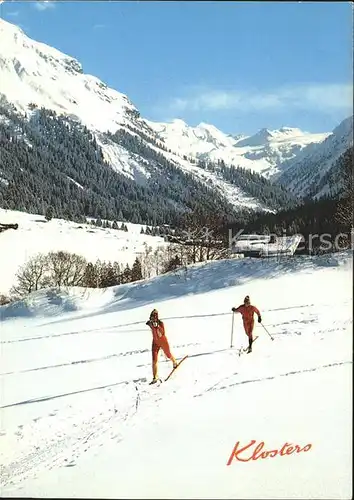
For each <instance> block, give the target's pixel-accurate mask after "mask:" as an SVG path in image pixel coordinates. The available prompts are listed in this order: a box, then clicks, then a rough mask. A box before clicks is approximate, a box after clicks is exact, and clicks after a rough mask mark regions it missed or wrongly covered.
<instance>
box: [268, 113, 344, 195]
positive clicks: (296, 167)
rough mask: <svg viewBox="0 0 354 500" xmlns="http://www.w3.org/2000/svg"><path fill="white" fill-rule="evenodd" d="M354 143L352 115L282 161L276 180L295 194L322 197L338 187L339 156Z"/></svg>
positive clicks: (333, 191)
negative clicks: (296, 153)
mask: <svg viewBox="0 0 354 500" xmlns="http://www.w3.org/2000/svg"><path fill="white" fill-rule="evenodd" d="M352 146H353V116H350V117H348V118H346V119H345V120H343V121H342V122H341V123H340V124H339V125H338V127H336V128H335V129H334V130H333V132H332V133H331V134H329V135H328V137H327V138H326V139H325V140H324V141H323V142H321V143H319V144H310V145H309V146H307V147H306V148H304V149H303V150H302V151H301V153H299V155H297V156H296V157H295V158H294V159H292V160H288V161H286V162H284V164H283V172H282V174H281V175H279V177H278V178H277V182H278V183H280V184H282V185H284V186H287V188H288V189H289V190H290V191H291V192H293V193H294V194H295V195H296V196H301V197H309V198H314V197H321V196H325V195H327V196H329V195H331V194H332V195H333V194H335V193H336V192H337V191H338V188H339V187H338V186H337V184H336V178H337V174H338V160H339V158H340V157H341V155H343V154H344V153H345V152H346V151H347V150H348V149H349V148H350V147H352Z"/></svg>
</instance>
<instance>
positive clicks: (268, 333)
mask: <svg viewBox="0 0 354 500" xmlns="http://www.w3.org/2000/svg"><path fill="white" fill-rule="evenodd" d="M261 325H262V326H263V328H264V329H265V331H266V332H267V333H268V335H269V337H270V338H271V339H272V340H274V337H272V336H271V334H270V333H269V332H268V330H267V329H266V327H265V326H264V325H263V323H261Z"/></svg>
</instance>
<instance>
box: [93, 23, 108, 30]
mask: <svg viewBox="0 0 354 500" xmlns="http://www.w3.org/2000/svg"><path fill="white" fill-rule="evenodd" d="M105 27H106V25H105V24H94V26H93V29H94V30H101V29H103V28H105Z"/></svg>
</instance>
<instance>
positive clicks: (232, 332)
mask: <svg viewBox="0 0 354 500" xmlns="http://www.w3.org/2000/svg"><path fill="white" fill-rule="evenodd" d="M234 319H235V313H234V312H233V313H232V326H231V343H230V347H233V345H232V340H233V338H234Z"/></svg>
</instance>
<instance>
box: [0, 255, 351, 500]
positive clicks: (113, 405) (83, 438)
mask: <svg viewBox="0 0 354 500" xmlns="http://www.w3.org/2000/svg"><path fill="white" fill-rule="evenodd" d="M351 284H352V255H351V253H350V252H349V253H342V254H336V255H334V256H324V257H319V258H313V259H310V258H308V257H297V258H290V259H284V260H283V261H282V262H277V261H275V260H274V261H261V260H256V259H243V260H240V261H237V260H231V261H220V262H212V263H208V264H202V265H196V266H194V267H191V268H190V269H189V270H188V272H187V274H186V273H181V274H180V275H178V274H170V275H164V276H160V277H157V278H154V279H151V280H149V281H146V282H138V283H133V284H128V285H122V286H119V287H113V288H110V289H107V290H105V291H104V290H92V291H85V290H81V289H79V288H73V289H71V290H69V291H63V292H61V293H59V292H54V291H50V290H49V291H41V292H37V293H35V294H33V296H32V297H31V298H30V299H27V300H26V301H24V302H21V303H17V304H13V305H9V306H3V307H1V308H0V311H1V328H0V333H1V397H0V403H1V431H0V443H1V447H0V464H1V483H2V488H1V493H2V496H10V497H14V496H16V497H25V496H26V497H52V498H53V497H61V498H78V497H80V498H85V497H86V498H259V499H263V498H306V499H307V498H333V499H335V498H336V499H337V498H345V499H347V498H348V499H349V498H351V491H352V479H351V477H352V425H351V424H352V347H353V342H352V291H351V288H352V287H351ZM246 294H249V295H250V296H251V300H252V303H254V304H255V305H256V306H258V308H259V309H260V311H261V313H262V317H263V324H264V325H265V326H266V328H267V329H268V331H269V332H270V333H271V334H272V335H273V337H274V341H272V340H271V339H270V337H269V336H268V334H267V333H266V331H265V330H264V329H263V328H262V326H260V325H259V324H258V323H256V327H255V333H256V334H257V335H259V337H258V339H257V340H256V342H255V344H254V348H253V352H252V353H251V354H241V355H240V356H239V348H240V347H241V346H242V345H243V346H245V345H246V336H245V335H244V333H243V328H242V322H241V318H240V317H239V315H235V322H234V339H233V340H234V347H233V348H230V336H231V325H232V314H231V312H230V310H231V307H232V306H234V305H239V304H240V303H241V302H242V300H243V297H244V296H245V295H246ZM153 307H157V309H158V310H159V312H160V316H161V318H162V319H163V320H164V321H165V326H166V333H167V336H168V338H169V341H170V345H171V348H172V351H173V353H174V354H175V355H176V357H178V358H181V357H182V356H184V355H186V354H188V355H189V358H188V359H187V360H186V361H185V362H184V363H183V364H182V365H181V367H180V368H179V369H178V370H177V371H176V372H175V373H174V375H173V376H172V377H171V379H170V380H169V381H168V382H165V383H162V384H161V385H155V386H149V385H148V382H149V381H150V380H151V353H150V349H151V333H150V331H149V329H148V328H147V327H146V325H145V321H146V320H147V318H148V315H149V313H150V311H151V309H152V308H153ZM159 367H160V376H161V377H164V376H165V375H167V373H168V372H169V370H170V362H168V361H166V360H165V359H164V356H163V355H161V357H160V363H159ZM237 442H238V443H239V444H238V448H237V452H236V453H232V452H233V450H234V447H235V445H236V443H237ZM262 442H263V443H264V445H263V448H262V450H261V446H262V445H261V443H262ZM296 445H297V446H298V447H300V448H296ZM304 447H305V450H307V451H305V450H304V451H300V452H297V451H296V450H299V449H303V448H304ZM242 449H243V451H242ZM272 450H274V451H273V453H270V454H268V456H266V455H267V454H265V455H262V456H260V455H261V453H264V452H265V451H272ZM275 450H278V452H277V453H276V452H275ZM294 451H295V452H294ZM263 457H265V458H263ZM228 463H229V465H227V464H228Z"/></svg>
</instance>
